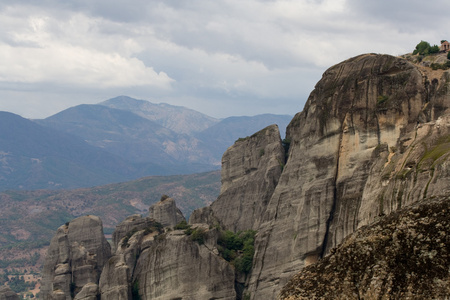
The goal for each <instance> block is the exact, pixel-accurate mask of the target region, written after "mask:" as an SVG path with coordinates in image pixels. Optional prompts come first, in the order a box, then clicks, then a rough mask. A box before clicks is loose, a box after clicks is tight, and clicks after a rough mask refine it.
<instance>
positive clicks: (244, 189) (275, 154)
mask: <svg viewBox="0 0 450 300" xmlns="http://www.w3.org/2000/svg"><path fill="white" fill-rule="evenodd" d="M284 163H285V151H284V148H283V146H282V143H281V138H280V133H279V130H278V126H277V125H271V126H268V127H266V128H264V129H263V130H261V131H259V132H257V133H255V134H254V135H252V136H250V137H247V138H242V139H239V140H238V141H237V142H236V143H235V144H234V145H233V146H231V147H230V148H228V150H227V151H226V152H225V153H224V155H223V157H222V187H221V191H220V195H219V198H218V199H217V201H215V202H214V203H213V204H212V205H211V206H210V207H209V208H205V209H201V210H199V211H195V212H194V213H193V214H192V216H191V218H190V220H189V221H190V222H191V223H202V222H203V223H214V221H216V220H219V223H220V225H221V226H222V227H223V228H224V229H227V230H231V231H234V232H236V231H239V230H247V229H256V228H258V227H259V223H260V221H261V217H262V216H263V214H264V212H265V210H266V207H267V204H268V202H269V199H270V197H271V196H272V193H273V191H274V189H275V187H276V186H277V184H278V179H279V178H280V175H281V171H282V167H283V165H284ZM205 210H206V211H208V212H207V213H206V214H205ZM208 214H209V215H208Z"/></svg>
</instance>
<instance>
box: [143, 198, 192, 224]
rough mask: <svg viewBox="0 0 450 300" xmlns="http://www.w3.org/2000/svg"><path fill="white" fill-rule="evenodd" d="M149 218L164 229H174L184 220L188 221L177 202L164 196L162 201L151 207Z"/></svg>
mask: <svg viewBox="0 0 450 300" xmlns="http://www.w3.org/2000/svg"><path fill="white" fill-rule="evenodd" d="M149 217H150V219H154V220H155V221H156V222H158V223H161V225H162V226H164V227H173V226H175V225H177V224H178V223H180V222H181V221H183V220H184V221H186V219H185V218H184V216H183V213H182V212H181V210H179V209H178V208H177V206H176V204H175V201H174V200H173V199H172V198H169V197H168V196H162V197H161V201H159V202H158V203H155V204H154V205H152V206H150V209H149Z"/></svg>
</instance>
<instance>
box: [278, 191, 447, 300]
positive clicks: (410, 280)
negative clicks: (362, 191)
mask: <svg viewBox="0 0 450 300" xmlns="http://www.w3.org/2000/svg"><path fill="white" fill-rule="evenodd" d="M449 213H450V198H449V197H439V199H426V201H421V203H420V204H418V205H414V206H412V207H409V208H406V209H400V210H397V211H396V212H394V213H392V214H390V215H389V216H386V217H383V218H381V219H380V220H379V221H378V222H376V223H374V224H372V225H370V226H365V227H362V228H361V229H359V230H358V231H357V232H355V233H354V234H351V235H350V236H349V237H347V238H345V239H344V241H343V242H342V244H341V245H340V246H339V247H338V248H337V249H333V251H332V252H331V254H330V255H329V256H327V257H325V258H324V259H323V260H321V261H320V262H318V263H317V264H314V265H311V266H308V267H306V268H304V269H303V270H302V271H301V272H300V273H299V274H297V275H295V276H294V277H293V278H292V279H291V280H290V281H289V283H288V284H287V285H286V286H285V287H284V288H283V290H282V291H281V294H280V296H279V298H278V299H286V300H288V299H289V300H294V299H298V300H300V299H305V300H306V299H308V300H309V299H446V297H448V295H449V294H450V274H449V272H448V270H449V268H450V236H449V235H448V232H449V231H450V219H449V218H448V214H449Z"/></svg>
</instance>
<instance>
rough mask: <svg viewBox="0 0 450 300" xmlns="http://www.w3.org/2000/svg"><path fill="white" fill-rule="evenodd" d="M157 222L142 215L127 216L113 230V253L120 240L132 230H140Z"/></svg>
mask: <svg viewBox="0 0 450 300" xmlns="http://www.w3.org/2000/svg"><path fill="white" fill-rule="evenodd" d="M154 223H155V221H154V220H152V219H151V218H149V217H142V216H141V215H138V214H136V215H132V216H129V217H127V218H126V219H125V220H124V221H122V222H121V223H120V224H119V225H117V226H116V229H115V230H114V232H113V236H112V244H113V251H112V252H113V253H115V252H116V250H117V248H118V246H119V242H120V241H121V240H122V239H123V238H124V237H125V236H126V235H127V234H128V233H129V232H131V231H133V230H134V231H139V230H144V229H146V228H149V227H151V226H153V225H154Z"/></svg>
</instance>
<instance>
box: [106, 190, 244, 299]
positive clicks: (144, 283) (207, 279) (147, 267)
mask: <svg viewBox="0 0 450 300" xmlns="http://www.w3.org/2000/svg"><path fill="white" fill-rule="evenodd" d="M181 221H185V219H184V217H183V216H182V215H181V213H180V212H179V209H178V208H176V205H175V201H174V200H173V199H171V198H166V197H163V200H162V201H161V202H159V203H157V204H155V205H153V206H152V207H150V209H149V217H145V218H143V217H141V216H138V215H134V216H131V217H129V218H127V219H126V220H125V221H123V222H122V223H121V224H119V225H118V226H117V227H116V230H115V232H114V234H113V247H114V249H115V251H114V255H113V256H112V257H111V258H110V259H109V261H108V263H107V264H106V265H105V267H104V269H103V272H102V275H101V278H100V281H99V286H100V294H101V298H102V299H108V300H116V299H117V300H119V299H132V298H133V297H137V295H139V297H140V299H212V298H214V299H230V300H231V299H236V292H235V289H234V284H235V272H234V269H233V267H232V266H231V265H230V264H229V263H227V262H226V261H225V260H224V259H223V258H221V257H220V256H219V253H218V251H217V248H216V243H217V239H218V234H219V231H218V230H217V229H214V228H212V229H210V228H209V226H205V225H202V224H197V225H195V226H191V227H187V228H190V229H191V230H192V233H191V234H192V235H188V234H187V233H185V231H184V230H172V227H173V226H174V225H176V224H174V223H175V222H178V223H180V222H181ZM160 222H162V223H164V224H165V226H163V224H161V223H160ZM186 226H187V225H186ZM194 235H195V236H196V237H197V238H193V237H194Z"/></svg>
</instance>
